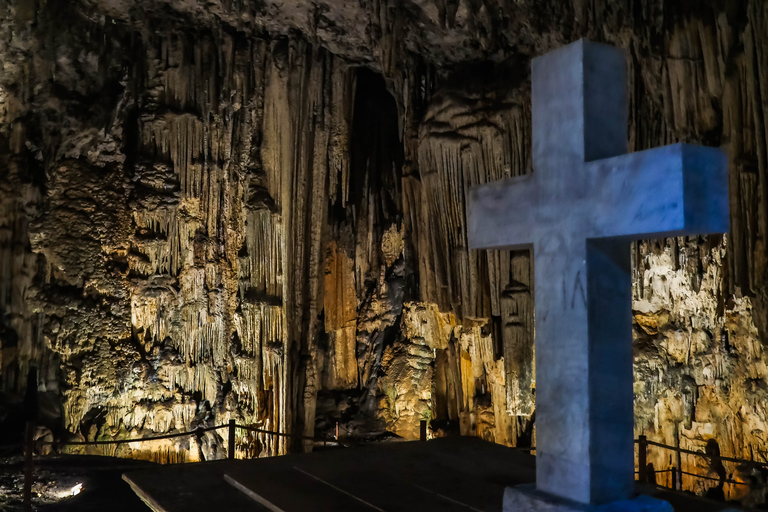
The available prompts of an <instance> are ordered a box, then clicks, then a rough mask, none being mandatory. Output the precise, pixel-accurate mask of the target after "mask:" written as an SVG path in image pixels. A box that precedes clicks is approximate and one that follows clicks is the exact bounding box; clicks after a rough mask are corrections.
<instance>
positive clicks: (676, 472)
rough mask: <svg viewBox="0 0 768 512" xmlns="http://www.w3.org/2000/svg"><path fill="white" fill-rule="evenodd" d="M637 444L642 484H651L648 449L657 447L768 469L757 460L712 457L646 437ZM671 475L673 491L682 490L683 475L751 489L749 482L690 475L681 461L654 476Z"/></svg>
mask: <svg viewBox="0 0 768 512" xmlns="http://www.w3.org/2000/svg"><path fill="white" fill-rule="evenodd" d="M635 444H637V445H638V451H637V462H638V464H637V465H638V469H639V471H638V472H637V474H638V480H639V481H640V482H646V483H647V482H649V481H650V474H651V471H650V470H649V465H648V447H649V446H655V447H657V448H662V449H664V450H670V451H673V452H677V453H680V454H686V455H694V456H696V457H701V458H704V459H708V460H710V461H719V462H733V463H736V464H742V465H745V466H752V467H768V462H760V461H755V460H746V459H738V458H736V457H726V456H723V455H711V454H708V453H705V452H698V451H695V450H688V449H685V448H680V447H677V446H669V445H667V444H663V443H657V442H656V441H649V440H648V438H647V437H646V436H640V437H639V438H638V439H636V440H635ZM666 472H669V473H671V476H672V483H671V486H670V488H671V489H673V490H682V486H683V481H682V480H683V475H688V476H690V477H694V478H700V479H702V480H712V481H715V482H721V483H723V484H732V485H743V486H747V487H749V486H750V485H751V484H750V483H748V482H739V481H738V480H732V479H729V478H714V477H711V476H708V475H701V474H696V473H690V472H688V471H683V469H682V464H681V463H680V461H678V466H677V467H675V466H673V467H671V468H668V469H664V470H657V469H653V470H652V473H653V474H658V473H666Z"/></svg>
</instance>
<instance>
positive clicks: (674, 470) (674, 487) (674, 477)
mask: <svg viewBox="0 0 768 512" xmlns="http://www.w3.org/2000/svg"><path fill="white" fill-rule="evenodd" d="M671 473H672V490H675V491H676V490H677V468H676V467H674V466H672V471H671Z"/></svg>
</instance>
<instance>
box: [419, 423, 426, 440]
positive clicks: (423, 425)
mask: <svg viewBox="0 0 768 512" xmlns="http://www.w3.org/2000/svg"><path fill="white" fill-rule="evenodd" d="M426 440H427V420H421V422H420V423H419V441H426Z"/></svg>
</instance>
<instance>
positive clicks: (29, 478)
mask: <svg viewBox="0 0 768 512" xmlns="http://www.w3.org/2000/svg"><path fill="white" fill-rule="evenodd" d="M34 428H35V426H34V424H33V423H31V422H29V423H27V428H26V434H25V441H24V490H23V494H22V501H23V503H24V510H25V512H30V511H31V510H32V483H33V481H34V460H33V455H34V451H35V447H38V446H52V447H54V448H57V447H61V446H105V445H120V444H130V443H138V442H146V441H160V440H164V439H174V438H177V437H185V436H201V435H202V434H204V433H206V432H211V431H213V430H220V429H223V428H226V429H227V459H229V460H234V459H235V452H236V447H237V446H236V444H237V443H236V441H237V436H236V430H237V429H242V430H245V431H249V432H255V433H259V434H266V435H271V436H275V437H287V438H294V439H301V440H303V441H312V442H322V443H323V446H327V445H328V442H333V441H337V440H338V424H337V427H336V436H335V439H334V440H330V439H324V438H321V439H319V438H315V437H309V436H303V435H299V434H287V433H284V432H275V431H273V430H266V429H263V428H257V427H249V426H246V425H238V424H237V423H236V421H235V420H229V423H227V424H224V425H216V426H213V427H198V428H196V429H193V430H190V431H188V432H176V433H174V434H163V435H159V436H148V437H137V438H134V439H110V440H107V441H42V440H35V439H33V433H34Z"/></svg>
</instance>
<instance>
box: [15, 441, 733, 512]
mask: <svg viewBox="0 0 768 512" xmlns="http://www.w3.org/2000/svg"><path fill="white" fill-rule="evenodd" d="M35 464H36V467H35V484H34V487H33V505H34V510H36V511H39V512H70V511H78V512H95V511H103V510H110V511H111V512H128V511H131V512H133V511H142V510H150V509H151V510H154V511H164V512H176V511H178V512H181V511H183V512H194V511H197V510H200V511H206V512H208V511H210V510H230V511H238V510H253V511H258V510H275V508H274V507H277V508H279V509H282V510H285V511H286V512H292V511H302V512H305V511H306V512H309V511H313V510H316V511H325V510H334V511H358V510H360V511H363V510H365V511H369V510H371V507H373V508H374V509H379V510H386V511H394V510H402V511H405V510H422V511H434V510H441V511H454V510H455V511H457V512H458V511H466V510H470V509H472V510H480V511H488V512H491V511H494V512H497V511H500V510H501V502H502V496H503V493H504V489H505V487H507V486H511V485H517V484H523V483H532V482H533V481H534V478H535V457H533V456H531V455H529V454H528V453H526V452H523V451H521V450H517V449H513V448H507V447H504V446H501V445H497V444H492V443H488V442H485V441H482V440H480V439H478V438H470V437H452V438H441V439H435V440H432V441H428V442H402V441H400V442H398V441H390V442H382V443H377V444H371V445H366V446H362V447H354V448H348V449H327V450H321V451H318V452H315V453H311V454H297V455H288V456H284V457H272V458H262V459H254V460H235V461H228V460H222V461H213V462H205V463H189V464H172V465H158V464H154V463H151V462H145V461H136V460H129V459H118V458H113V457H99V456H78V455H70V456H56V457H39V458H36V460H35ZM22 475H23V460H22V458H21V457H20V456H18V455H16V456H7V457H4V458H2V459H0V512H10V511H17V510H22V506H21V493H22V485H23V476H22ZM78 484H82V492H80V493H79V494H78V495H77V496H71V491H72V489H74V488H75V487H76V486H77V485H78ZM638 492H642V493H643V494H648V495H651V496H655V497H657V498H660V499H664V500H666V501H668V502H670V503H671V504H672V506H673V507H674V509H675V511H676V512H716V511H725V510H727V509H730V510H734V509H738V507H734V506H733V505H732V504H727V503H719V502H714V501H709V500H704V499H702V498H698V497H696V496H693V495H691V494H687V493H680V492H672V491H669V490H666V489H664V488H661V487H656V486H652V485H638ZM140 496H141V498H140ZM142 500H143V501H142Z"/></svg>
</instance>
